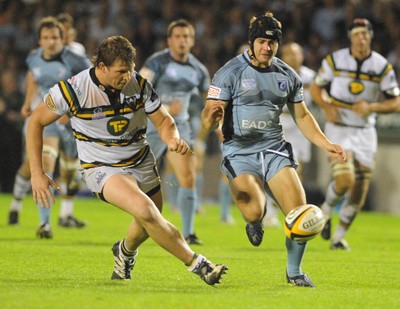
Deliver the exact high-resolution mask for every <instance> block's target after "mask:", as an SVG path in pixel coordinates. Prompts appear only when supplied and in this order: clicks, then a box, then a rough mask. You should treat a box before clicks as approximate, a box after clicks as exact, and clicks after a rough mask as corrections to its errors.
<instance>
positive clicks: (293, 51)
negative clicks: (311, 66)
mask: <svg viewBox="0 0 400 309" xmlns="http://www.w3.org/2000/svg"><path fill="white" fill-rule="evenodd" d="M281 51H282V60H283V61H285V62H286V63H287V64H288V65H290V66H291V67H292V68H293V69H295V70H298V69H299V68H300V66H301V65H302V64H303V60H304V57H303V52H302V50H301V47H300V46H299V45H297V44H289V45H285V47H283V48H282V49H281Z"/></svg>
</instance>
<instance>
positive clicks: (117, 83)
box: [101, 59, 135, 90]
mask: <svg viewBox="0 0 400 309" xmlns="http://www.w3.org/2000/svg"><path fill="white" fill-rule="evenodd" d="M134 69H135V64H132V66H127V65H126V64H124V63H123V62H122V61H121V60H119V59H118V60H116V61H115V62H114V63H113V64H112V65H110V66H105V65H104V64H103V65H102V66H101V70H102V72H103V77H104V80H101V83H102V84H103V85H104V86H107V87H111V88H114V89H117V90H121V89H122V88H124V87H125V85H126V84H127V83H128V82H129V80H130V79H131V77H132V72H133V70H134Z"/></svg>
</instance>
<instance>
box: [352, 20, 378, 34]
mask: <svg viewBox="0 0 400 309" xmlns="http://www.w3.org/2000/svg"><path fill="white" fill-rule="evenodd" d="M365 30H367V31H368V32H369V33H370V34H371V37H373V35H374V31H373V29H372V25H371V23H370V21H369V20H368V19H366V18H356V19H354V20H353V21H352V22H351V24H350V26H349V29H348V35H349V38H350V36H351V35H353V34H355V33H357V32H359V31H365Z"/></svg>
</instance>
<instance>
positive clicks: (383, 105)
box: [352, 97, 400, 117]
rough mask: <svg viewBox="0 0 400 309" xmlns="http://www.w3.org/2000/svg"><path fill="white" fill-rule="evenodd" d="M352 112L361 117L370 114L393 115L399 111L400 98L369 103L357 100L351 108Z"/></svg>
mask: <svg viewBox="0 0 400 309" xmlns="http://www.w3.org/2000/svg"><path fill="white" fill-rule="evenodd" d="M352 110H353V111H354V112H356V113H357V114H358V115H360V116H361V117H364V116H368V115H369V114H371V113H378V114H387V113H393V112H396V111H399V110H400V97H396V98H393V99H389V100H385V101H381V102H370V103H368V102H367V101H365V100H359V101H357V102H356V103H355V104H354V105H353V106H352Z"/></svg>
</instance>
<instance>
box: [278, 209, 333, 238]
mask: <svg viewBox="0 0 400 309" xmlns="http://www.w3.org/2000/svg"><path fill="white" fill-rule="evenodd" d="M324 225H325V220H324V215H323V213H322V211H321V209H319V208H318V207H317V206H315V205H311V204H307V205H302V206H299V207H296V208H294V209H292V210H291V211H290V212H289V213H288V214H287V216H286V218H285V225H284V228H285V232H286V235H287V236H288V237H289V238H290V239H292V240H295V241H308V240H310V239H313V238H314V237H315V236H317V235H318V234H319V233H321V231H322V229H323V227H324Z"/></svg>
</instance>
